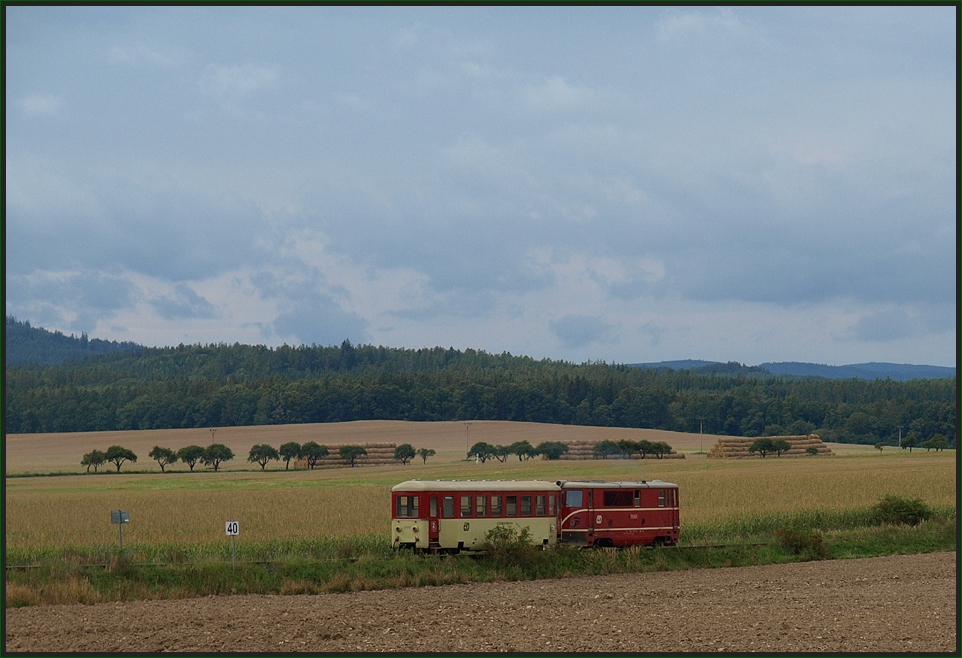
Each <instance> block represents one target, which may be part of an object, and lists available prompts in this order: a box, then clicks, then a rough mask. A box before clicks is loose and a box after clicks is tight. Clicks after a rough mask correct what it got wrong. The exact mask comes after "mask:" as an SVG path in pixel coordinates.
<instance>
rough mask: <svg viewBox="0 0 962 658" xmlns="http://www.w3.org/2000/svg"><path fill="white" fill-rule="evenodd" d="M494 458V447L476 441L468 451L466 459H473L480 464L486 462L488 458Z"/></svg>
mask: <svg viewBox="0 0 962 658" xmlns="http://www.w3.org/2000/svg"><path fill="white" fill-rule="evenodd" d="M493 456H494V446H492V445H490V444H488V443H485V442H484V441H478V442H477V443H475V444H474V445H473V446H471V449H470V450H468V459H470V458H471V457H474V458H475V459H477V460H479V461H480V462H481V463H482V464H483V463H484V462H486V461H488V458H489V457H493Z"/></svg>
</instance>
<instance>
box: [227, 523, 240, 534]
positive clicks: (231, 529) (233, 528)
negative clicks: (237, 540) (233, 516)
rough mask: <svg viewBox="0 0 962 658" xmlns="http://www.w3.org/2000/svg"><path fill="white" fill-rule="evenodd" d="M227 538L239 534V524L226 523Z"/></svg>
mask: <svg viewBox="0 0 962 658" xmlns="http://www.w3.org/2000/svg"><path fill="white" fill-rule="evenodd" d="M226 526H227V536H228V537H233V536H235V535H238V534H240V523H238V522H237V521H228V522H227V524H226Z"/></svg>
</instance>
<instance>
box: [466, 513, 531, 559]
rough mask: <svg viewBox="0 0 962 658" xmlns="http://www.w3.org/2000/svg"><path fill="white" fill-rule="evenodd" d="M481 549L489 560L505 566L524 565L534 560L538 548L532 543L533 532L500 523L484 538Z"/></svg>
mask: <svg viewBox="0 0 962 658" xmlns="http://www.w3.org/2000/svg"><path fill="white" fill-rule="evenodd" d="M480 549H481V550H482V551H483V552H484V555H485V557H486V558H488V559H489V560H492V561H495V562H498V563H503V564H519V563H521V564H523V563H526V562H528V561H530V560H531V559H534V558H535V557H536V556H537V554H538V547H536V546H535V545H534V544H532V543H531V531H530V530H529V529H528V528H521V530H520V532H519V531H518V529H517V528H515V527H514V526H513V525H510V524H507V523H499V524H498V525H496V526H495V527H494V528H492V529H491V530H489V531H488V532H487V534H485V536H484V542H483V543H482V544H481V546H480Z"/></svg>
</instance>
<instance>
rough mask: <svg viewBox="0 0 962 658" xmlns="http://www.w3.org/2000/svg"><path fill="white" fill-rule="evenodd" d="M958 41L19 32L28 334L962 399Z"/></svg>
mask: <svg viewBox="0 0 962 658" xmlns="http://www.w3.org/2000/svg"><path fill="white" fill-rule="evenodd" d="M956 29H957V14H956V8H955V7H953V6H936V7H919V6H909V7H860V6H854V7H852V6H849V7H821V6H816V7H796V6H791V7H707V6H676V7H446V8H437V7H320V6H317V7H309V6H308V7H305V6H295V7H245V6H242V7H219V6H214V7H189V6H168V7H153V6H132V7H70V6H56V7H42V6H15V7H10V6H8V7H6V8H5V20H4V30H5V49H6V50H5V61H4V65H5V67H6V71H5V89H4V92H5V96H4V103H5V106H4V110H5V134H4V149H5V153H4V185H5V192H4V219H5V221H4V230H5V240H4V250H5V260H4V263H5V275H6V276H5V291H4V292H5V306H6V313H7V315H12V316H15V317H16V318H17V319H18V320H21V321H23V320H28V321H30V323H31V324H32V325H34V326H43V327H45V328H47V329H49V330H59V331H62V332H64V333H66V334H68V335H69V334H71V333H73V334H76V335H80V333H82V332H86V333H87V334H88V335H89V336H90V337H91V338H103V339H107V340H117V341H133V342H136V343H140V344H144V345H150V346H164V345H177V344H180V343H184V344H193V343H203V344H207V343H234V342H240V343H247V344H264V345H269V346H278V345H281V344H285V343H286V344H288V345H300V344H306V345H311V344H316V345H340V344H341V343H342V341H344V340H345V339H347V340H350V341H351V342H352V343H354V344H356V345H357V344H373V345H384V346H387V347H398V348H411V349H417V348H421V347H435V346H441V347H445V348H447V347H454V348H456V349H459V350H464V349H467V348H472V349H478V350H485V351H487V352H490V353H501V352H510V353H512V354H515V355H527V356H531V357H534V358H536V359H543V358H548V359H554V360H565V361H570V362H574V363H582V362H585V361H606V362H609V363H611V362H614V363H641V362H657V361H665V360H676V359H704V360H710V361H723V362H727V361H738V362H741V363H744V364H747V365H756V364H759V363H763V362H780V361H807V362H815V363H824V364H830V365H842V364H849V363H863V362H868V361H887V362H895V363H916V364H929V365H942V366H954V365H955V363H956V349H957V334H956V329H957V327H956V318H957V305H956V302H957V285H958V277H957V269H956V254H957V247H958V225H957V189H958V188H957V178H958V170H957V151H956V149H957V144H958V135H957V128H958V118H957V105H956V96H957V93H958V89H957V71H956V38H957V34H956Z"/></svg>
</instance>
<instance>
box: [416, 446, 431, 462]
mask: <svg viewBox="0 0 962 658" xmlns="http://www.w3.org/2000/svg"><path fill="white" fill-rule="evenodd" d="M433 456H434V449H433V448H418V457H420V458H421V459H423V460H424V463H425V464H427V463H428V457H433Z"/></svg>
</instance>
